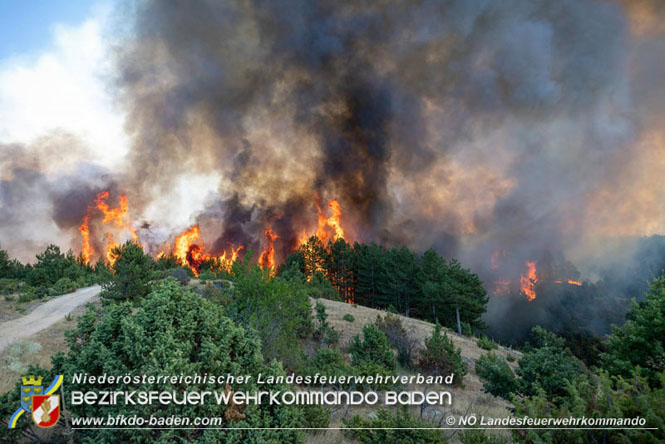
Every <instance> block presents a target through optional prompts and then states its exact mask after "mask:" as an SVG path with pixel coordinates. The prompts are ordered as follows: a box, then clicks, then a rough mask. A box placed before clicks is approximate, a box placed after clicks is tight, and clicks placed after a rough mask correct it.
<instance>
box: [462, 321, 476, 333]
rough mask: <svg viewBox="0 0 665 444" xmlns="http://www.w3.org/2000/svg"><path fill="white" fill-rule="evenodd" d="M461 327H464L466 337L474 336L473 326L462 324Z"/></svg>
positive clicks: (466, 323) (463, 331)
mask: <svg viewBox="0 0 665 444" xmlns="http://www.w3.org/2000/svg"><path fill="white" fill-rule="evenodd" d="M460 325H461V326H462V334H463V335H464V336H473V328H472V327H471V324H469V323H468V322H460Z"/></svg>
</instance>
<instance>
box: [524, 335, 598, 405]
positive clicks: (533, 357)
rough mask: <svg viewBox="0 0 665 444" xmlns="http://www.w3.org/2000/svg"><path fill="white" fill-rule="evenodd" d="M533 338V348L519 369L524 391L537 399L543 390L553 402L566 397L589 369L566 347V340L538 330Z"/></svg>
mask: <svg viewBox="0 0 665 444" xmlns="http://www.w3.org/2000/svg"><path fill="white" fill-rule="evenodd" d="M531 335H532V342H531V343H532V344H533V345H531V344H529V346H528V347H527V348H526V350H525V352H524V353H523V355H522V358H521V359H520V360H519V362H518V363H519V367H518V369H517V370H516V373H517V375H518V376H520V377H521V379H520V381H519V383H520V392H521V393H523V394H524V395H526V396H534V395H537V394H538V393H539V389H542V390H544V392H545V394H546V396H547V398H548V399H549V400H553V399H555V398H557V397H560V396H565V395H566V385H567V384H568V383H570V382H572V381H573V379H574V378H575V377H576V376H577V375H578V374H580V373H585V372H586V367H585V366H584V364H583V363H582V361H580V360H579V359H577V358H576V357H575V356H573V354H572V353H571V352H570V350H569V349H567V348H564V345H563V344H564V340H563V339H562V338H560V337H558V336H557V335H555V334H554V333H552V332H549V331H547V330H545V329H543V328H541V327H534V328H533V329H532V330H531ZM534 346H535V347H534Z"/></svg>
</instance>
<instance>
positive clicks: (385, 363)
mask: <svg viewBox="0 0 665 444" xmlns="http://www.w3.org/2000/svg"><path fill="white" fill-rule="evenodd" d="M349 353H351V363H352V364H353V366H354V367H358V368H370V367H375V366H378V367H380V368H382V369H385V370H387V371H389V372H394V371H395V369H396V368H397V361H396V360H395V353H393V351H392V349H391V348H390V344H389V343H388V338H387V337H386V335H385V334H384V333H383V332H382V331H381V330H379V328H378V327H377V326H376V325H375V324H367V325H365V326H364V327H363V339H360V336H358V335H356V336H354V337H353V340H352V341H351V346H350V347H349Z"/></svg>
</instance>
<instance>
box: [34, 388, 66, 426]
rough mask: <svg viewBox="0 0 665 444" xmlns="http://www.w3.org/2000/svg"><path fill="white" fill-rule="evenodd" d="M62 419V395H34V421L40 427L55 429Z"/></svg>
mask: <svg viewBox="0 0 665 444" xmlns="http://www.w3.org/2000/svg"><path fill="white" fill-rule="evenodd" d="M58 419H60V395H34V396H33V397H32V420H33V421H35V424H37V425H38V426H39V427H53V426H54V425H55V423H56V422H58Z"/></svg>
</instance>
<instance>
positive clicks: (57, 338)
mask: <svg viewBox="0 0 665 444" xmlns="http://www.w3.org/2000/svg"><path fill="white" fill-rule="evenodd" d="M320 301H321V302H322V303H323V304H325V306H326V313H328V322H329V323H330V325H331V326H332V327H333V328H335V330H337V331H338V332H339V333H340V338H339V348H340V349H341V350H342V351H343V352H345V351H346V349H347V347H348V344H349V343H350V341H351V338H352V337H353V336H355V335H357V334H362V328H363V326H364V325H365V324H370V323H373V322H374V321H375V320H376V317H377V315H382V316H383V315H385V313H384V312H381V311H379V310H374V309H371V308H367V307H362V306H357V305H356V306H353V305H350V304H346V303H343V302H334V301H329V300H324V299H320ZM314 303H315V301H312V307H313V306H314ZM82 311H83V308H82V307H80V308H79V309H77V310H76V312H75V313H73V314H74V315H76V314H79V313H80V312H82ZM347 313H349V314H351V315H352V316H353V317H354V321H353V322H347V321H345V320H344V319H343V316H344V315H345V314H347ZM400 318H401V319H402V323H403V325H404V327H405V329H406V330H407V332H408V333H409V335H411V336H412V337H414V338H417V339H418V341H419V343H420V345H421V346H422V345H423V344H424V340H425V338H427V337H429V336H431V334H432V331H433V329H434V325H433V324H431V323H429V322H424V321H421V320H418V319H412V318H406V317H404V316H400ZM75 325H76V320H75V319H71V320H62V321H60V322H58V323H56V324H54V325H53V326H52V327H51V328H49V329H46V330H43V331H41V332H39V333H38V334H35V335H33V336H31V337H30V338H28V339H26V340H24V341H20V342H19V344H21V345H20V346H18V347H13V348H8V349H7V350H5V351H4V352H3V353H2V354H1V355H0V374H2V377H1V378H0V393H5V392H6V391H7V390H10V389H13V388H14V386H15V384H16V381H17V380H19V378H20V377H21V376H23V372H22V371H21V369H20V367H21V366H27V364H40V365H42V366H44V367H50V365H51V364H50V356H51V355H52V354H54V353H56V352H57V351H61V350H62V351H66V348H67V346H66V344H65V341H64V335H63V332H64V331H65V330H66V329H70V328H73V327H74V326H75ZM448 334H449V335H450V336H451V337H452V339H453V341H454V343H455V345H456V346H457V347H460V348H461V350H462V356H463V357H464V358H465V361H466V362H467V364H468V371H469V372H468V373H467V375H466V377H465V379H464V384H465V387H464V388H453V389H450V388H449V387H447V386H434V387H427V389H428V390H434V391H439V390H441V391H445V390H450V391H451V392H452V393H453V405H452V406H451V407H450V408H447V407H434V408H432V409H430V411H429V412H428V413H429V414H431V410H439V411H440V412H441V411H442V412H445V413H446V414H453V415H463V414H465V413H466V412H469V413H476V414H477V415H483V414H484V415H488V416H496V417H503V416H509V415H510V412H509V410H508V409H509V408H510V404H509V403H508V402H506V401H504V400H502V399H499V398H495V397H493V396H491V395H488V394H486V393H483V392H482V383H481V382H480V380H479V379H478V376H477V375H476V374H475V370H474V362H475V360H476V359H478V358H479V357H480V356H481V355H482V354H485V353H487V352H486V351H485V350H482V349H480V348H479V347H478V346H477V345H476V340H475V339H474V338H469V337H465V336H459V335H457V334H456V333H454V332H451V331H448ZM30 343H33V344H34V343H38V344H40V346H41V349H40V350H39V351H38V352H33V351H31V347H30ZM32 348H33V349H34V345H33V347H32ZM494 352H495V353H497V354H499V355H500V356H503V357H505V356H506V355H507V354H508V353H512V354H513V355H515V357H516V358H519V352H515V351H512V352H511V351H509V350H508V349H506V348H503V347H499V349H498V350H495V351H494ZM17 363H20V365H17ZM509 364H510V365H512V366H513V367H514V366H516V363H515V362H514V363H509ZM400 374H414V372H412V371H409V370H403V369H402V370H400ZM408 389H409V390H423V389H424V387H421V386H412V387H409V388H408ZM375 409H376V407H372V408H366V407H354V408H351V409H349V410H348V411H346V409H345V408H340V409H338V410H337V411H335V412H334V414H333V417H332V421H331V424H330V426H331V427H340V426H341V425H342V423H341V420H342V418H343V417H344V416H345V415H346V417H350V416H352V415H354V414H360V415H366V414H369V413H371V412H372V411H375ZM412 413H413V414H416V415H418V414H419V413H420V410H419V408H418V407H413V408H412ZM346 441H347V439H346V438H345V437H344V436H343V435H342V433H341V432H340V431H337V430H330V431H327V432H324V433H319V434H317V435H309V436H308V442H313V443H339V442H346Z"/></svg>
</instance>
